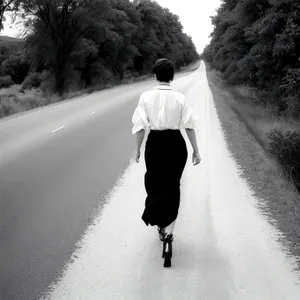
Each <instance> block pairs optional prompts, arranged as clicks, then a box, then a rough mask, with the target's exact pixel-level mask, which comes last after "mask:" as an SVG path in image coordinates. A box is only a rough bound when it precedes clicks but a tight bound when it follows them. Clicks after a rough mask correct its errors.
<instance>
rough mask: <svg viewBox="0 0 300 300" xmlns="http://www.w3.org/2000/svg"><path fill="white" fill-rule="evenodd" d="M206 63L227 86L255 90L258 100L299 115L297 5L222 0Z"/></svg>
mask: <svg viewBox="0 0 300 300" xmlns="http://www.w3.org/2000/svg"><path fill="white" fill-rule="evenodd" d="M212 22H213V25H214V31H213V33H212V35H211V37H212V40H211V43H210V44H209V45H208V46H207V47H206V49H205V51H204V57H205V59H206V60H207V61H208V62H209V63H211V65H212V66H213V68H215V69H218V70H219V71H221V73H222V75H223V78H224V79H225V80H227V81H228V82H229V83H230V84H234V85H236V84H246V85H249V86H252V87H255V88H257V90H258V91H260V93H259V95H260V101H261V102H262V103H263V104H271V105H273V106H275V107H276V108H277V109H278V113H279V114H282V113H283V112H286V111H287V110H288V111H290V112H291V113H292V115H293V117H295V118H299V116H300V100H299V99H300V88H299V81H300V58H299V57H300V2H299V1H295V0H243V1H239V0H223V2H222V5H221V6H220V8H219V10H218V11H217V14H216V15H215V16H214V17H213V18H212Z"/></svg>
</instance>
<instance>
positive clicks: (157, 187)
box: [132, 58, 201, 267]
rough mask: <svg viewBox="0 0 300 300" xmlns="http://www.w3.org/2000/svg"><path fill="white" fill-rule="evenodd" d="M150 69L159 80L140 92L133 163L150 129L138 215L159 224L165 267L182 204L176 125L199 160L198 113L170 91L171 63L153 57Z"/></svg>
mask: <svg viewBox="0 0 300 300" xmlns="http://www.w3.org/2000/svg"><path fill="white" fill-rule="evenodd" d="M153 73H154V74H155V77H156V80H157V81H158V83H159V85H158V86H157V87H156V88H154V89H152V90H150V91H147V92H144V93H143V94H142V95H141V96H140V100H139V103H138V106H137V107H136V109H135V111H134V114H133V117H132V122H133V124H134V126H133V129H132V134H136V142H137V151H136V158H135V159H136V162H139V159H140V153H141V152H140V148H141V145H142V142H143V140H144V136H145V130H147V129H150V132H149V135H148V138H147V142H146V147H145V163H146V173H145V177H144V185H145V189H146V192H147V198H146V201H145V210H144V212H143V215H142V220H143V221H144V222H145V224H146V225H147V226H148V225H151V226H157V227H158V232H159V237H160V239H161V241H162V242H163V253H162V257H163V258H164V267H170V266H171V258H172V242H173V230H174V226H175V221H176V219H177V216H178V210H179V206H180V180H181V176H182V173H183V171H184V168H185V165H186V161H187V157H188V152H187V147H186V143H185V140H184V138H183V136H182V134H181V131H180V129H185V130H186V133H187V136H188V138H189V141H190V143H191V145H192V147H193V150H194V151H193V156H192V161H193V164H194V165H198V164H199V163H200V161H201V158H200V155H199V152H198V146H197V141H196V135H195V131H194V128H195V122H196V116H195V114H194V112H193V110H192V108H191V107H190V106H189V105H188V104H187V103H186V99H185V96H184V95H183V94H181V93H178V92H175V91H173V90H172V87H171V82H172V81H173V79H174V65H173V63H172V62H171V61H169V60H168V59H165V58H162V59H159V60H157V61H156V62H155V64H154V67H153Z"/></svg>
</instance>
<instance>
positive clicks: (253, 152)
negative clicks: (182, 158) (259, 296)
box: [207, 68, 300, 268]
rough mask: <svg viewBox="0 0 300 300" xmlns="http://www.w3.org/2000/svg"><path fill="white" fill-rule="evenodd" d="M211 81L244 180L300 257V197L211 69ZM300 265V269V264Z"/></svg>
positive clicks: (227, 140)
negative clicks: (241, 117)
mask: <svg viewBox="0 0 300 300" xmlns="http://www.w3.org/2000/svg"><path fill="white" fill-rule="evenodd" d="M207 79H208V83H209V87H210V89H211V92H212V96H213V99H214V103H215V106H216V109H217V114H218V117H219V119H220V123H221V126H222V130H223V132H224V135H225V138H226V142H227V145H228V148H229V150H230V152H231V153H232V155H233V158H234V159H235V161H236V162H237V164H238V165H239V166H240V167H241V170H242V174H241V175H242V177H243V178H244V179H245V180H246V181H247V183H248V184H249V186H250V187H251V189H252V191H253V194H254V196H255V197H256V198H258V199H263V200H261V201H260V202H259V206H260V207H259V208H260V210H261V211H262V213H263V214H264V215H265V217H266V218H267V220H268V222H270V223H271V224H272V225H274V226H275V227H276V228H278V229H279V230H280V231H281V232H282V238H281V242H282V244H284V245H286V247H287V249H286V250H287V251H288V252H290V253H291V254H293V255H295V256H296V257H300V220H299V216H300V209H299V204H298V205H297V203H300V195H299V194H297V192H296V191H295V189H294V187H293V186H292V184H291V183H289V182H287V180H286V179H285V178H284V176H283V175H282V174H281V171H280V168H279V167H278V166H277V165H276V163H275V162H274V161H273V160H272V159H271V158H270V157H268V155H267V154H266V153H265V151H264V149H263V148H262V147H261V146H260V144H259V143H258V141H257V140H256V139H255V137H254V136H253V135H252V134H251V133H250V132H249V130H248V129H247V127H246V125H245V124H244V123H243V121H242V120H241V119H240V118H239V117H238V116H237V114H236V113H235V112H234V111H233V110H232V108H231V106H230V104H229V101H226V100H227V99H229V98H230V97H233V96H232V95H231V94H230V93H229V91H227V90H226V89H225V88H224V87H223V86H221V85H220V84H218V83H217V82H216V80H215V77H214V76H213V73H212V72H211V71H209V68H207ZM298 266H299V268H300V262H299V264H298Z"/></svg>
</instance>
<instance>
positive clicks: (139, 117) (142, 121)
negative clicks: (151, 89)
mask: <svg viewBox="0 0 300 300" xmlns="http://www.w3.org/2000/svg"><path fill="white" fill-rule="evenodd" d="M132 123H133V128H132V134H135V133H137V132H138V131H140V130H142V129H144V130H147V129H148V127H149V121H148V116H147V113H146V109H145V102H144V98H143V95H141V97H140V100H139V103H138V105H137V107H136V109H135V111H134V113H133V116H132Z"/></svg>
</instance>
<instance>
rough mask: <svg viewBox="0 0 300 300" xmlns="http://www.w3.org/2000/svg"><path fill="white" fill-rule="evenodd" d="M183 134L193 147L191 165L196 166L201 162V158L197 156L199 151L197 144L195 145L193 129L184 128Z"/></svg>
mask: <svg viewBox="0 0 300 300" xmlns="http://www.w3.org/2000/svg"><path fill="white" fill-rule="evenodd" d="M185 132H186V134H187V136H188V138H189V140H190V143H191V145H192V147H193V150H194V153H193V163H194V165H198V164H199V163H200V161H201V157H200V154H199V149H198V144H197V139H196V134H195V130H194V129H190V128H186V129H185Z"/></svg>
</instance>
